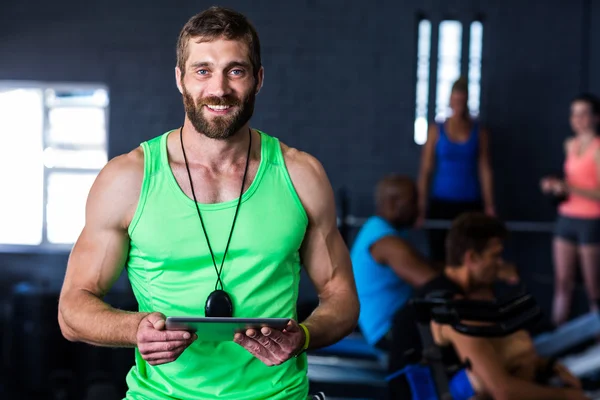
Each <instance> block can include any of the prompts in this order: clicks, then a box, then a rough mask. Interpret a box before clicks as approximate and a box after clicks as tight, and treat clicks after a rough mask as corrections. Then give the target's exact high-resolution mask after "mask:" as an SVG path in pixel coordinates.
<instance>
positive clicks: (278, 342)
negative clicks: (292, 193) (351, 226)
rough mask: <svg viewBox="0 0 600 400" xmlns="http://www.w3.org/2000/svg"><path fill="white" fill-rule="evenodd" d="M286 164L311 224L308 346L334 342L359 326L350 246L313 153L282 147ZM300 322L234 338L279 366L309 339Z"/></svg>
mask: <svg viewBox="0 0 600 400" xmlns="http://www.w3.org/2000/svg"><path fill="white" fill-rule="evenodd" d="M283 151H284V155H285V161H286V165H287V168H288V171H289V174H290V177H291V179H292V182H293V185H294V188H295V190H296V193H297V194H298V196H299V198H300V201H301V203H302V205H303V207H304V209H305V211H306V214H307V217H308V228H307V231H306V234H305V237H304V241H303V243H302V246H301V249H300V256H301V259H302V263H303V265H304V268H305V269H306V271H307V273H308V276H309V277H310V279H311V281H312V282H313V284H314V286H315V289H316V291H317V294H318V296H319V306H318V307H317V308H316V309H315V311H314V312H313V313H312V314H311V315H310V316H309V317H308V318H307V319H306V320H305V321H304V322H303V323H302V324H303V325H304V327H305V328H306V330H307V331H308V348H311V349H314V348H320V347H325V346H328V345H330V344H333V343H335V342H337V341H339V340H340V339H342V338H343V337H345V336H347V335H348V334H350V333H351V332H352V331H353V330H354V328H355V327H356V324H357V321H358V314H359V302H358V295H357V292H356V285H355V282H354V275H353V272H352V264H351V261H350V255H349V253H348V248H347V247H346V244H345V243H344V240H343V239H342V236H341V235H340V232H339V230H338V227H337V218H336V217H337V216H336V212H335V200H334V195H333V189H332V188H331V184H330V183H329V179H328V178H327V175H326V173H325V170H324V169H323V167H322V165H321V164H320V163H319V162H318V161H317V160H316V159H315V158H314V157H312V156H310V155H308V154H306V153H302V152H299V151H297V150H294V149H289V148H287V147H285V146H283ZM306 339H307V337H306V334H305V331H304V329H302V327H300V326H299V324H298V322H297V321H291V322H290V324H289V326H288V327H287V328H286V329H285V330H284V331H283V332H279V331H276V330H273V329H269V328H266V327H265V328H262V329H261V330H254V329H249V330H247V331H246V332H245V334H242V333H238V334H236V336H235V338H234V341H235V342H236V343H238V344H240V345H241V346H243V347H244V348H246V350H248V351H249V352H250V353H252V354H253V355H254V356H255V357H257V358H258V359H260V360H261V361H263V362H264V363H265V364H266V365H279V364H281V363H283V362H285V361H287V360H288V359H290V358H291V357H293V356H294V355H296V354H298V353H300V351H301V350H302V348H303V347H304V345H305V343H306Z"/></svg>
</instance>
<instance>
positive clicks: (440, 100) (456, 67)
mask: <svg viewBox="0 0 600 400" xmlns="http://www.w3.org/2000/svg"><path fill="white" fill-rule="evenodd" d="M438 43H439V47H438V70H437V88H436V109H435V119H436V121H438V122H442V121H443V120H445V119H446V118H447V117H449V116H450V110H449V107H448V104H449V101H450V90H451V89H452V84H453V83H454V81H455V80H456V79H458V77H459V76H460V62H461V60H460V58H461V54H460V53H461V48H462V24H461V23H460V22H458V21H442V22H441V23H440V38H439V42H438Z"/></svg>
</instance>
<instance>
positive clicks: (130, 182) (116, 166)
mask: <svg viewBox="0 0 600 400" xmlns="http://www.w3.org/2000/svg"><path fill="white" fill-rule="evenodd" d="M143 177H144V152H143V150H142V149H141V147H138V148H136V149H135V150H132V151H131V152H129V153H127V154H123V155H120V156H117V157H115V158H113V159H111V160H110V161H109V162H108V163H107V164H106V166H105V167H104V168H103V169H102V171H100V174H98V177H97V178H96V181H95V182H94V184H93V186H92V188H91V190H90V193H89V196H88V201H87V207H86V220H87V221H89V222H96V223H102V224H110V225H113V226H120V227H123V228H126V227H127V226H128V225H129V222H130V221H131V218H132V217H133V214H134V213H135V208H136V206H137V201H138V198H139V195H140V190H141V186H142V180H143Z"/></svg>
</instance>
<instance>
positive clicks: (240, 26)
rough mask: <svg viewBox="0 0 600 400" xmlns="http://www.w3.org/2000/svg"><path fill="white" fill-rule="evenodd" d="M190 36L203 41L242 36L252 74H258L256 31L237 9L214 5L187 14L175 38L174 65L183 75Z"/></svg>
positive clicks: (258, 44) (258, 55)
mask: <svg viewBox="0 0 600 400" xmlns="http://www.w3.org/2000/svg"><path fill="white" fill-rule="evenodd" d="M192 38H200V39H201V40H202V41H211V40H214V39H218V38H225V39H227V40H243V41H244V42H245V43H246V44H247V45H248V50H249V53H250V62H251V64H252V69H253V71H252V72H253V74H254V77H255V78H256V77H257V76H258V70H259V69H260V67H261V66H262V63H261V59H260V41H259V39H258V34H257V33H256V30H255V29H254V27H253V26H252V24H251V23H250V21H248V19H247V18H246V17H245V16H244V15H242V14H240V13H239V12H237V11H234V10H231V9H228V8H223V7H216V6H215V7H211V8H209V9H208V10H205V11H203V12H201V13H200V14H196V15H194V16H193V17H192V18H190V20H189V21H188V22H187V23H186V24H185V25H184V27H183V28H182V29H181V32H180V33H179V39H178V40H177V66H178V67H179V69H180V70H181V73H182V75H184V74H185V63H186V61H187V59H188V43H189V41H190V39H192Z"/></svg>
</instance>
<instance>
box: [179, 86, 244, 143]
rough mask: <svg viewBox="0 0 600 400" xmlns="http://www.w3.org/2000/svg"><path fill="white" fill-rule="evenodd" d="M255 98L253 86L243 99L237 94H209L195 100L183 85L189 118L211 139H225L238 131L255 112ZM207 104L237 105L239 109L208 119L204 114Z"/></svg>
mask: <svg viewBox="0 0 600 400" xmlns="http://www.w3.org/2000/svg"><path fill="white" fill-rule="evenodd" d="M255 100H256V90H255V89H254V88H253V89H252V90H251V91H250V93H249V94H248V95H247V96H246V97H245V98H242V99H239V98H237V97H235V96H224V97H216V96H208V97H202V98H199V99H198V100H197V101H194V98H193V97H192V95H191V94H190V93H189V92H188V91H187V89H186V87H185V86H183V105H184V108H185V113H186V115H187V117H188V119H189V120H190V122H191V123H192V125H193V126H194V128H195V129H196V131H198V132H199V133H202V134H204V135H205V136H206V137H209V138H211V139H220V140H224V139H227V138H230V137H231V136H233V135H234V134H235V133H236V132H238V131H239V130H240V129H241V127H242V126H244V125H245V124H246V123H247V122H248V121H249V120H250V118H251V117H252V114H254V102H255ZM207 104H210V105H213V106H214V105H217V106H231V107H234V106H236V107H238V109H237V110H236V111H235V112H234V113H232V114H230V115H225V116H213V117H212V118H210V119H208V118H206V117H205V115H204V106H206V105H207Z"/></svg>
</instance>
